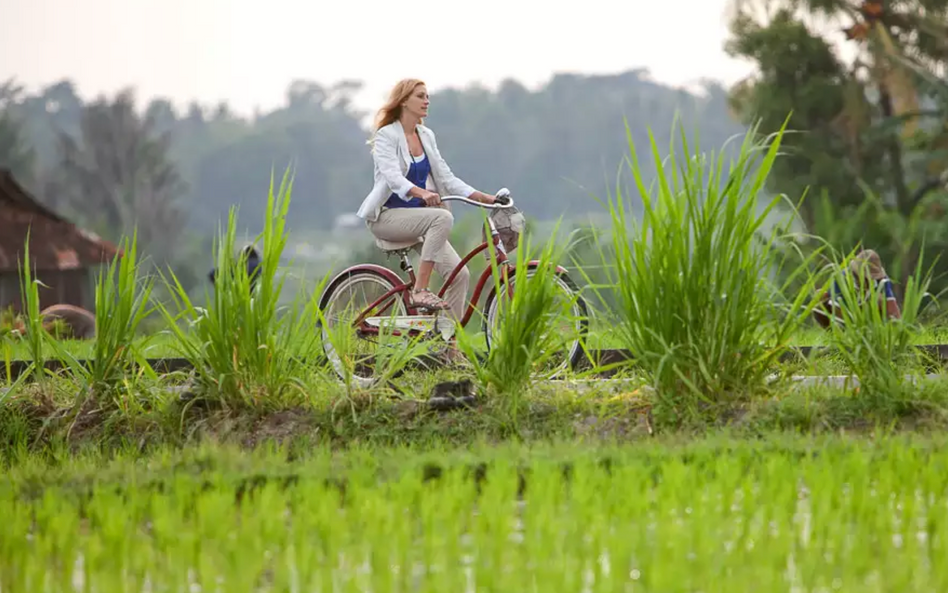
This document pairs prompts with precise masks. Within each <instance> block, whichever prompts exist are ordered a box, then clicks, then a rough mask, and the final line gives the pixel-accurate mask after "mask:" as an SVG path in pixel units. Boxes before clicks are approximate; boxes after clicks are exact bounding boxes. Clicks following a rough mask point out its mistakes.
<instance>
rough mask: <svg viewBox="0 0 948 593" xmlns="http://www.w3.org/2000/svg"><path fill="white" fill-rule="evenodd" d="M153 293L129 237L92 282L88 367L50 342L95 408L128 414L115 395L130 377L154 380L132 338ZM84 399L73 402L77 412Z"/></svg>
mask: <svg viewBox="0 0 948 593" xmlns="http://www.w3.org/2000/svg"><path fill="white" fill-rule="evenodd" d="M153 287H154V279H153V278H151V277H142V275H141V260H140V259H139V254H138V233H137V232H135V234H133V235H132V237H131V239H129V238H126V239H125V240H124V241H123V243H122V248H121V250H120V251H119V253H117V254H116V255H115V257H114V258H113V259H112V261H111V262H110V263H109V265H108V266H107V267H106V269H105V271H103V272H101V273H100V274H99V275H98V277H97V279H96V285H95V324H96V332H95V340H94V342H93V347H92V354H91V356H90V357H89V362H88V363H82V362H80V360H79V359H78V358H77V357H76V356H75V355H74V354H73V353H72V352H71V351H70V350H69V349H68V348H66V347H65V345H63V344H62V343H60V342H54V347H55V350H56V352H57V353H58V355H59V357H60V358H61V359H62V360H63V361H65V362H66V364H67V366H68V368H69V369H71V371H72V374H73V376H74V377H75V378H76V379H78V380H80V381H81V382H82V383H85V384H86V385H87V390H84V393H85V394H88V395H89V396H90V397H93V398H95V399H96V400H97V403H98V404H99V405H100V406H101V405H104V404H106V403H108V404H109V405H110V406H112V407H115V408H121V409H123V410H125V411H128V410H129V408H128V406H129V405H130V403H131V402H130V400H129V399H128V398H119V397H117V396H118V392H119V390H121V389H124V388H126V387H129V380H130V379H133V380H134V378H135V373H136V372H140V373H144V374H146V375H147V376H148V377H149V378H152V379H154V378H155V373H154V371H153V370H152V369H151V367H150V366H149V365H148V362H147V360H146V359H145V356H144V351H143V348H144V347H145V346H146V345H147V340H146V341H143V340H141V339H139V337H138V333H139V328H140V327H141V324H142V323H143V322H144V321H145V319H146V318H147V317H148V316H149V315H150V314H151V313H152V312H153V311H154V308H153V307H152V306H151V304H150V301H151V294H152V289H153ZM136 367H137V369H138V370H136ZM126 395H129V394H126ZM84 399H85V398H84V397H80V398H79V401H78V402H77V404H76V409H77V410H78V409H79V408H80V407H81V406H82V404H83V402H84Z"/></svg>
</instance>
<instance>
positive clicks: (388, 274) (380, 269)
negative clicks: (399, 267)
mask: <svg viewBox="0 0 948 593" xmlns="http://www.w3.org/2000/svg"><path fill="white" fill-rule="evenodd" d="M354 272H370V273H374V274H378V275H380V276H382V277H383V278H385V279H386V280H388V281H389V282H390V283H391V284H392V286H395V287H398V286H402V285H403V284H405V280H404V279H403V278H400V277H399V276H398V274H396V273H395V272H393V271H391V270H390V269H388V268H386V267H385V266H380V265H378V264H356V265H354V266H349V267H348V268H346V269H344V270H342V271H340V272H339V273H338V274H336V275H335V276H334V277H333V279H332V280H331V281H330V282H329V283H328V284H327V285H326V288H325V289H324V290H323V297H322V298H320V303H319V305H320V307H322V306H323V298H324V297H325V295H327V294H329V293H330V292H332V290H333V289H334V288H335V287H336V285H337V284H338V283H340V282H342V281H343V280H344V279H345V277H346V276H348V275H349V274H352V273H354ZM402 300H403V301H404V300H405V297H404V296H402ZM406 304H407V303H406Z"/></svg>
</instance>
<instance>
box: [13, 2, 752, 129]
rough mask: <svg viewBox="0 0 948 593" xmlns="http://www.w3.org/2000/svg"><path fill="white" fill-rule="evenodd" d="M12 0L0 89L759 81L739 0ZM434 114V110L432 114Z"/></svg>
mask: <svg viewBox="0 0 948 593" xmlns="http://www.w3.org/2000/svg"><path fill="white" fill-rule="evenodd" d="M556 2H557V0H543V1H539V0H463V1H461V0H431V1H430V2H421V1H418V0H385V1H383V0H334V1H327V0H0V6H2V9H0V14H2V15H3V16H2V18H0V81H3V80H6V79H8V78H10V77H15V78H16V79H17V81H19V82H20V83H21V84H24V85H25V86H26V87H27V88H28V89H30V90H33V89H36V88H37V87H38V86H41V85H45V84H49V83H51V82H54V81H56V80H59V79H62V78H71V79H72V80H73V81H74V82H76V83H77V86H78V90H79V93H80V94H81V95H82V96H84V97H87V98H89V97H92V96H94V95H96V94H98V93H102V92H105V93H110V94H111V93H114V92H115V91H116V90H118V89H120V88H122V87H125V86H134V87H136V89H137V93H138V97H139V99H140V100H142V101H143V100H145V99H148V98H151V97H154V96H159V95H160V96H164V97H166V98H170V99H171V100H172V101H174V102H175V103H176V104H179V105H180V104H183V103H184V102H186V101H188V100H191V99H197V100H198V101H200V102H201V103H204V104H211V103H216V102H218V101H220V100H226V101H227V102H228V103H229V104H230V105H231V107H232V108H234V109H235V110H236V111H238V112H242V113H250V112H251V111H252V110H253V109H254V108H255V107H259V108H261V109H271V108H273V107H276V106H278V105H280V104H281V103H282V102H283V97H284V94H285V91H286V88H287V85H288V84H289V83H290V81H291V80H293V79H296V78H303V79H309V80H315V81H317V82H320V83H324V84H331V83H333V82H335V81H338V80H340V79H346V78H349V79H358V80H362V81H364V82H365V83H366V90H365V92H364V93H363V94H362V95H361V96H360V97H359V100H358V103H359V104H360V105H361V106H368V107H372V108H374V107H377V106H378V103H379V102H380V101H381V100H382V97H383V95H384V94H385V92H386V91H387V89H388V87H389V86H390V85H391V84H392V83H394V82H395V81H396V80H397V79H399V78H401V77H406V76H412V77H420V78H423V79H425V80H426V81H428V85H429V89H431V90H437V89H439V88H442V87H445V86H464V85H467V84H469V83H472V82H481V83H484V84H486V85H488V86H491V87H492V86H493V85H495V84H496V83H497V82H499V81H501V80H503V79H504V78H508V77H509V78H516V79H518V80H520V81H522V82H523V83H524V84H526V85H527V86H529V87H530V88H535V87H536V86H537V85H539V84H542V83H543V82H545V81H547V80H548V79H549V78H550V77H551V76H552V75H553V74H555V73H557V72H583V73H615V72H619V71H622V70H626V69H629V68H638V67H645V68H648V69H649V70H650V71H651V73H652V76H653V78H655V79H656V80H659V81H662V82H667V83H671V84H676V85H686V84H689V83H693V82H694V81H696V80H698V79H700V78H715V79H718V80H722V81H724V82H727V83H730V82H734V81H735V80H738V79H740V78H742V77H743V76H745V75H746V74H747V73H749V72H750V67H749V66H748V65H747V64H746V63H742V62H738V61H735V60H731V59H730V58H728V57H727V56H726V55H725V54H724V51H723V43H724V40H725V38H726V35H727V28H726V21H725V10H726V7H727V5H728V0H662V1H660V2H656V1H654V0H649V1H646V0H581V1H577V0H563V1H562V2H561V3H560V4H559V6H560V8H555V9H554V8H551V6H552V5H554V4H555V3H556ZM433 107H435V108H436V106H433Z"/></svg>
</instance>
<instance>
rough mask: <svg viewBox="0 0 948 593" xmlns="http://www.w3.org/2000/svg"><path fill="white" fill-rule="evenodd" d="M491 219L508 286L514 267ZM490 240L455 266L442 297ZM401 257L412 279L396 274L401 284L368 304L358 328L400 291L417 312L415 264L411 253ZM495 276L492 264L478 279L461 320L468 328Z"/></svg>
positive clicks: (412, 312)
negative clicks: (411, 297)
mask: <svg viewBox="0 0 948 593" xmlns="http://www.w3.org/2000/svg"><path fill="white" fill-rule="evenodd" d="M488 222H489V223H490V229H491V242H490V243H493V245H494V248H495V250H496V251H495V252H496V254H497V267H498V269H500V270H501V274H503V279H502V282H503V284H504V285H506V286H510V283H509V282H507V280H508V279H509V278H508V276H507V269H508V268H509V267H512V266H511V265H510V260H509V259H508V258H507V250H506V249H504V245H503V243H502V242H501V241H500V233H498V232H497V229H496V228H495V227H494V222H493V221H492V220H488ZM490 243H489V242H487V241H484V242H483V243H481V244H480V245H478V246H477V247H475V248H474V249H472V250H471V251H470V252H469V253H468V254H467V255H465V256H464V258H463V259H462V260H461V261H460V262H458V264H457V265H456V266H454V269H453V270H451V273H450V274H449V275H448V277H447V278H446V279H445V281H444V285H443V286H442V287H441V290H440V291H438V296H440V297H444V294H445V292H447V290H448V288H450V287H451V285H452V284H453V283H454V279H455V278H457V275H458V274H459V273H460V272H461V270H462V269H464V266H466V265H467V264H468V262H470V261H471V260H472V259H474V257H476V256H477V254H479V253H481V252H482V251H484V250H485V249H488V246H489V244H490ZM399 257H400V258H401V268H402V270H403V271H405V272H406V273H407V274H408V282H404V281H402V279H401V278H398V276H397V275H395V274H393V276H395V278H398V280H399V283H397V284H396V285H395V287H394V288H392V289H390V290H389V291H388V292H386V293H385V294H383V295H382V296H380V297H379V298H377V299H376V300H375V301H373V302H372V304H370V305H369V306H368V307H366V308H365V310H364V311H363V312H362V313H361V314H360V315H359V316H358V317H357V318H356V319H355V321H354V322H353V325H354V326H356V327H358V326H359V325H361V324H362V323H363V322H364V321H365V319H366V317H368V316H369V315H368V313H369V311H372V310H373V309H374V308H375V307H377V306H378V305H379V304H380V303H383V302H385V300H386V299H389V298H391V297H392V296H394V295H397V294H399V293H401V294H402V302H404V303H405V308H406V309H407V310H408V314H409V315H415V314H416V312H417V310H418V309H417V308H416V307H411V306H409V304H408V303H409V301H408V294H409V292H410V291H411V289H412V287H414V286H415V282H416V281H417V278H416V277H415V269H414V268H413V267H412V265H411V262H409V261H408V256H407V255H406V252H404V251H403V252H400V253H399ZM491 278H493V270H492V269H491V267H488V268H487V269H485V270H484V271H483V272H482V273H481V276H480V278H479V279H478V282H477V285H476V286H475V288H474V294H473V296H472V297H471V300H470V301H469V302H468V305H467V310H466V311H465V313H464V316H463V317H462V318H461V321H460V324H461V327H466V326H467V324H468V322H470V320H471V317H473V316H474V311H476V310H477V302H478V301H479V300H480V298H481V293H482V292H483V291H484V288H485V287H486V285H487V281H488V280H489V279H491ZM392 302H393V303H394V300H392ZM390 306H391V303H389V304H388V305H386V306H385V307H383V308H382V309H380V310H379V311H378V312H377V313H376V314H375V315H373V317H379V316H381V315H383V314H384V313H385V311H386V310H388V308H389V307H390ZM365 331H366V333H375V331H374V330H365Z"/></svg>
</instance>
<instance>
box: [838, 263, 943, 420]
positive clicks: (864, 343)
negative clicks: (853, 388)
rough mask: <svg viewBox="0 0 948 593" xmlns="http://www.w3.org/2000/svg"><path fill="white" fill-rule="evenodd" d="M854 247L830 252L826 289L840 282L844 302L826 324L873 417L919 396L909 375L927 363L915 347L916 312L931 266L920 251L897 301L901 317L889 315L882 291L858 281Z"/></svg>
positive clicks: (902, 408) (900, 410)
mask: <svg viewBox="0 0 948 593" xmlns="http://www.w3.org/2000/svg"><path fill="white" fill-rule="evenodd" d="M854 255H855V253H850V254H848V255H847V256H846V257H843V258H837V257H834V261H833V263H832V264H831V265H830V267H829V270H830V274H829V281H828V282H827V284H826V286H825V290H832V287H833V285H834V284H835V285H836V286H838V287H839V291H840V293H841V295H842V300H843V303H844V306H842V307H840V309H839V310H838V311H839V313H840V318H839V319H833V320H832V321H831V323H830V327H829V343H830V344H831V345H832V346H834V347H835V349H836V350H837V353H838V356H839V357H840V358H841V360H842V361H843V363H844V364H845V365H846V367H847V368H849V369H850V372H851V373H852V374H853V375H854V376H855V377H856V378H857V379H858V380H859V397H860V398H861V399H862V400H863V402H864V403H865V408H866V410H867V412H868V413H870V414H872V415H874V416H876V417H877V418H879V417H881V418H891V417H897V416H899V415H902V414H904V413H905V412H906V411H908V410H909V408H912V407H913V406H915V405H916V404H917V403H919V402H915V401H913V394H915V393H918V389H917V387H916V386H914V385H912V383H913V381H915V380H918V379H920V378H921V376H922V375H923V374H924V368H925V365H926V363H927V361H926V360H924V357H923V356H922V355H921V354H920V352H919V351H918V349H917V348H916V347H915V336H916V335H918V334H919V333H921V331H922V327H921V325H920V324H919V315H920V314H921V312H922V308H923V302H924V301H925V298H926V296H930V295H929V294H928V288H929V286H930V285H931V269H929V270H927V271H925V270H924V269H923V268H922V265H923V263H922V262H923V260H922V258H921V257H920V258H919V259H918V261H917V263H916V268H915V271H914V273H913V274H911V275H909V276H908V282H907V284H906V285H905V287H904V291H903V295H902V300H901V302H900V309H901V318H900V319H893V318H889V317H888V315H887V313H886V311H885V304H884V303H885V294H884V293H883V292H882V289H881V288H880V287H879V286H877V285H876V284H875V283H873V282H870V283H868V284H867V285H861V283H859V281H858V279H857V278H856V277H855V276H854V275H853V274H852V273H851V272H850V262H852V261H853V257H854Z"/></svg>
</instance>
